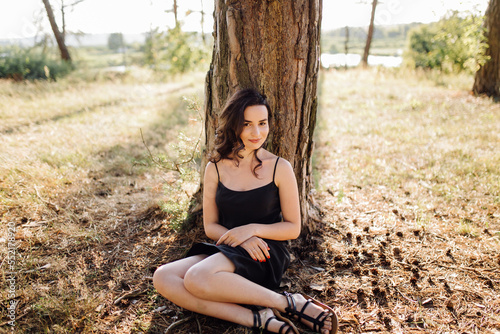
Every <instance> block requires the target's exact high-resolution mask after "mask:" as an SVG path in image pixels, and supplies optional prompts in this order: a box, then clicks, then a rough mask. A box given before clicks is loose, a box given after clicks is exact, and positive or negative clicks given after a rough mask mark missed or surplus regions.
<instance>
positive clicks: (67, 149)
mask: <svg viewBox="0 0 500 334" xmlns="http://www.w3.org/2000/svg"><path fill="white" fill-rule="evenodd" d="M142 75H143V74H141V77H142ZM456 80H457V78H456V77H436V76H435V77H429V76H427V75H426V74H422V73H413V72H408V73H404V72H392V71H385V70H376V69H373V70H368V71H361V70H350V71H347V72H344V71H335V72H327V73H322V77H321V103H320V120H321V121H320V122H319V124H318V129H317V131H316V137H317V138H316V142H317V145H316V154H315V157H314V159H315V170H314V175H315V178H316V188H317V190H316V192H317V194H316V198H317V199H318V201H319V203H320V204H321V206H322V208H323V210H324V221H325V224H324V226H323V227H322V230H321V232H320V233H319V234H317V235H312V236H307V237H306V238H305V239H304V240H302V241H300V242H296V243H294V244H293V247H294V249H295V250H297V251H300V253H301V254H303V257H301V258H300V259H296V260H295V261H294V262H293V263H292V266H291V268H290V269H289V271H288V272H287V277H286V280H285V281H284V284H285V285H286V286H287V289H290V290H292V291H299V290H300V291H304V292H308V293H312V294H316V295H318V296H319V297H320V298H321V299H322V300H324V301H326V302H328V303H330V304H331V305H333V306H334V307H335V308H336V309H337V310H338V312H339V316H340V320H341V329H342V331H343V332H345V333H369V332H387V333H410V332H432V333H496V332H498V331H499V330H500V319H499V318H498V314H499V313H500V304H499V302H498V291H499V290H498V289H499V283H500V262H499V261H500V258H499V257H498V250H499V240H500V223H499V221H500V219H499V218H500V215H499V212H500V210H499V206H500V184H499V182H500V176H499V173H500V153H499V150H498V144H499V143H500V138H499V136H500V106H499V105H498V104H494V103H492V102H491V101H490V100H488V99H484V98H476V97H473V96H471V95H470V94H469V93H468V91H467V88H468V87H470V84H471V82H470V78H458V81H456ZM436 82H437V84H436ZM202 83H203V80H202V75H193V76H191V77H189V78H188V77H186V78H176V79H175V80H172V83H168V81H164V82H160V81H157V80H153V79H151V78H150V79H148V80H145V79H142V81H141V80H136V79H135V78H134V77H129V76H125V77H122V78H114V79H113V80H100V79H99V80H93V81H91V82H81V81H78V80H74V79H71V80H68V81H61V82H55V83H32V84H14V83H11V82H5V81H1V82H0V96H1V97H0V110H2V111H1V112H0V120H1V124H2V125H1V127H0V133H1V138H0V147H2V148H1V150H0V180H1V181H0V201H1V207H0V215H1V221H2V225H3V226H5V225H6V223H7V222H9V221H14V222H15V223H16V226H17V235H16V238H17V251H18V257H17V268H18V275H17V282H16V283H17V289H18V291H17V292H18V296H19V297H18V300H19V304H18V310H17V318H18V319H17V323H16V330H17V331H18V332H19V333H31V332H33V333H39V332H48V333H162V332H164V330H165V329H166V328H167V327H168V326H169V325H170V324H172V323H173V322H174V321H176V320H178V319H182V318H185V316H186V315H187V314H186V313H185V312H184V311H183V310H182V309H180V308H178V307H176V306H175V305H173V304H171V303H169V302H167V301H165V299H163V298H162V297H160V296H158V295H157V293H156V292H155V291H154V289H153V287H152V284H151V280H150V277H151V275H152V273H153V271H154V270H155V268H156V267H157V266H158V265H160V264H162V263H164V262H166V261H170V260H173V259H176V258H178V257H180V256H181V255H182V253H183V252H184V251H185V250H186V248H187V247H189V246H190V244H191V243H192V242H193V241H194V240H195V239H199V238H200V237H201V235H200V231H199V230H193V231H189V232H186V233H182V234H177V233H174V231H173V230H172V228H171V227H170V225H169V223H170V222H171V217H169V216H168V215H166V214H165V213H163V212H162V211H161V210H160V209H159V208H158V204H157V203H158V201H159V200H161V199H164V196H165V195H164V191H163V185H164V183H165V180H164V179H163V177H167V181H168V175H165V173H164V172H162V171H159V170H158V169H156V168H155V167H154V166H151V165H148V164H146V163H144V162H145V161H146V160H147V159H146V158H147V152H146V150H145V148H144V147H143V145H142V140H141V137H140V133H139V129H142V130H143V133H144V135H145V140H146V142H147V143H148V145H149V147H150V148H151V149H152V150H153V152H154V153H164V152H167V153H168V151H169V150H171V147H172V146H171V144H172V143H175V142H176V141H177V139H176V138H177V135H178V133H179V132H180V131H185V130H186V129H188V128H191V129H192V126H190V125H189V121H188V115H187V114H186V104H185V103H184V102H182V99H181V96H192V95H196V96H201V94H202ZM199 126H200V125H199V124H197V125H195V126H194V127H195V128H196V129H199ZM0 238H2V243H1V247H2V251H3V250H4V249H5V248H6V241H5V240H6V238H7V236H6V231H5V230H3V229H2V235H0ZM3 265H4V266H5V263H3ZM4 278H5V274H4ZM1 296H2V311H1V312H2V319H5V320H4V321H6V320H7V318H6V315H7V309H6V307H7V300H6V296H7V292H6V291H4V290H2V295H1ZM119 297H124V298H123V299H120V300H119ZM159 308H160V309H159ZM155 310H160V311H155ZM198 326H201V328H202V331H203V333H228V334H235V333H246V332H247V330H246V329H244V328H242V327H239V326H233V325H231V324H229V323H226V322H221V321H218V320H215V319H212V318H208V317H204V316H196V317H195V318H193V319H192V321H188V322H187V323H185V324H183V325H181V326H180V327H178V332H182V333H188V332H198ZM4 331H5V332H10V328H9V327H8V325H5V324H4V325H3V326H1V327H0V332H4Z"/></svg>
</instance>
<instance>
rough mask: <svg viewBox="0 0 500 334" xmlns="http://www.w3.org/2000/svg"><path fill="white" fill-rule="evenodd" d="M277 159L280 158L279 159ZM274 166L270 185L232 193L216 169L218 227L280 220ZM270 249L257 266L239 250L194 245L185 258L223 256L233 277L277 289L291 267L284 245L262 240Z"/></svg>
mask: <svg viewBox="0 0 500 334" xmlns="http://www.w3.org/2000/svg"><path fill="white" fill-rule="evenodd" d="M278 159H279V158H278ZM278 159H276V164H275V165H274V172H273V181H272V182H271V183H269V184H267V185H265V186H262V187H259V188H255V189H251V190H247V191H235V190H231V189H228V188H226V187H225V186H224V184H222V182H221V181H220V175H219V169H218V167H217V164H215V168H216V170H217V175H218V177H219V183H218V186H217V191H216V194H215V203H216V204H217V208H218V209H219V223H220V224H221V225H223V226H224V227H226V228H228V229H232V228H234V227H238V226H242V225H246V224H250V223H259V224H273V223H277V222H280V221H281V220H282V216H281V205H280V198H279V189H278V187H277V186H276V184H275V183H274V177H275V174H276V166H277V165H278ZM264 241H265V242H266V243H267V245H268V246H269V248H270V249H271V250H270V251H269V254H270V256H271V258H270V259H266V262H259V261H256V260H254V259H252V257H251V256H250V255H249V254H248V253H247V251H246V250H245V249H244V248H242V247H241V246H237V247H231V246H228V245H219V246H217V245H215V244H211V243H197V244H194V245H193V247H192V248H191V249H190V250H189V251H188V253H187V256H193V255H198V254H207V255H212V254H215V253H218V252H222V253H223V254H224V255H226V256H227V257H228V258H229V259H230V260H231V261H232V262H233V263H234V265H235V267H236V269H235V273H236V274H239V275H241V276H243V277H245V278H247V279H249V280H250V281H252V282H255V283H257V284H259V285H262V286H264V287H266V288H269V289H273V290H275V289H278V288H279V285H280V282H281V278H282V276H283V273H284V272H285V270H286V269H287V268H288V265H289V264H290V254H289V253H288V250H287V249H286V247H285V242H284V241H276V240H269V239H264Z"/></svg>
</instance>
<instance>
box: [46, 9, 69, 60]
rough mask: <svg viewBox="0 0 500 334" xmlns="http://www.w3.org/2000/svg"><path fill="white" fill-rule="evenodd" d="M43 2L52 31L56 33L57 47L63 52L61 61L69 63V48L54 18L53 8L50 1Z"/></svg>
mask: <svg viewBox="0 0 500 334" xmlns="http://www.w3.org/2000/svg"><path fill="white" fill-rule="evenodd" d="M42 1H43V4H44V5H45V10H46V11H47V16H48V18H49V22H50V26H51V28H52V31H53V32H54V36H55V38H56V41H57V46H58V47H59V51H60V52H61V59H62V60H65V61H68V62H69V61H71V56H70V55H69V51H68V48H67V47H66V44H65V42H64V36H63V34H62V33H61V31H59V28H58V27H57V23H56V19H55V17H54V12H53V11H52V7H51V6H50V3H49V0H42Z"/></svg>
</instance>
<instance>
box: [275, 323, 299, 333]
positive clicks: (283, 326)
mask: <svg viewBox="0 0 500 334" xmlns="http://www.w3.org/2000/svg"><path fill="white" fill-rule="evenodd" d="M286 326H288V329H287V330H286V331H285V332H284V333H281V331H282V330H283V329H284V328H285V327H286ZM290 331H291V332H290ZM278 333H279V334H290V333H292V334H295V333H294V330H293V328H292V326H290V325H289V324H287V323H286V322H285V323H284V324H283V325H281V327H280V330H279V332H278Z"/></svg>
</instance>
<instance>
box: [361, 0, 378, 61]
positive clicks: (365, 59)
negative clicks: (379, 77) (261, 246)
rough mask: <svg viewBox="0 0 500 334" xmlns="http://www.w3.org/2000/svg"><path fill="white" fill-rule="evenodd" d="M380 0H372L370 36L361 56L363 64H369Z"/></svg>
mask: <svg viewBox="0 0 500 334" xmlns="http://www.w3.org/2000/svg"><path fill="white" fill-rule="evenodd" d="M377 4H378V0H373V2H372V15H371V18H370V26H369V27H368V36H367V37H366V44H365V51H364V52H363V58H361V65H363V67H366V66H368V55H369V54H370V47H371V45H372V39H373V32H374V31H375V11H376V9H377Z"/></svg>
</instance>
